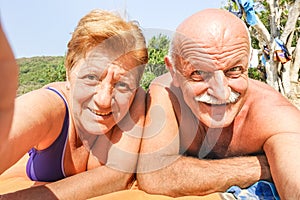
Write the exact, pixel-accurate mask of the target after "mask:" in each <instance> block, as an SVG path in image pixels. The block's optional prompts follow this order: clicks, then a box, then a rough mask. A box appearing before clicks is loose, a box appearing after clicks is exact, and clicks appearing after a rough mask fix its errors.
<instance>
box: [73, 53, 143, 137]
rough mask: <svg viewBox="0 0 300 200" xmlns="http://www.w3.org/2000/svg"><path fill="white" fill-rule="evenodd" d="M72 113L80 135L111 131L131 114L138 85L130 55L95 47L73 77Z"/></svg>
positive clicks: (100, 133)
mask: <svg viewBox="0 0 300 200" xmlns="http://www.w3.org/2000/svg"><path fill="white" fill-rule="evenodd" d="M69 77H70V78H69V84H70V92H71V99H72V100H71V102H72V105H70V107H71V108H72V112H73V115H74V121H75V125H76V128H77V131H79V134H80V135H89V134H92V135H102V134H106V133H107V132H109V131H110V130H111V129H112V128H113V127H114V126H115V125H116V124H117V123H118V122H120V121H121V120H122V119H123V118H124V116H125V115H126V114H127V113H128V110H129V107H130V105H131V103H132V101H133V99H134V95H135V91H136V88H137V86H138V81H137V78H136V77H137V69H136V67H135V65H134V61H133V59H132V58H130V57H129V56H124V55H123V56H122V55H120V53H117V52H107V51H106V50H105V49H104V48H94V49H93V50H91V51H90V52H89V53H88V54H87V56H86V58H85V59H81V60H80V61H79V62H78V63H77V64H76V65H75V66H74V68H73V69H72V70H71V72H70V76H69Z"/></svg>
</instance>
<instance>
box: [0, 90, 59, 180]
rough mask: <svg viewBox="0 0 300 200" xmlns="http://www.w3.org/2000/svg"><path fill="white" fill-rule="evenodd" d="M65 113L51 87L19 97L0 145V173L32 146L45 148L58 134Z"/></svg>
mask: <svg viewBox="0 0 300 200" xmlns="http://www.w3.org/2000/svg"><path fill="white" fill-rule="evenodd" d="M64 115H65V105H64V102H63V100H62V99H60V98H59V96H58V95H56V94H55V93H53V92H52V91H50V90H46V89H39V90H35V91H32V92H29V93H27V94H24V95H22V96H20V97H18V98H17V99H16V101H15V111H14V116H13V122H12V127H11V130H10V132H9V135H8V136H6V137H3V138H2V140H1V145H0V157H1V160H2V162H1V163H0V174H1V173H3V172H4V171H5V170H6V169H7V168H9V167H10V166H12V165H13V164H14V163H16V162H17V161H18V160H19V159H20V158H21V157H22V156H23V155H24V154H25V153H26V152H28V150H29V149H30V148H32V147H36V148H37V149H40V150H41V149H45V148H47V147H48V146H49V145H50V144H52V142H53V141H54V140H55V139H56V138H57V136H58V135H59V133H60V129H61V127H62V123H63V119H64Z"/></svg>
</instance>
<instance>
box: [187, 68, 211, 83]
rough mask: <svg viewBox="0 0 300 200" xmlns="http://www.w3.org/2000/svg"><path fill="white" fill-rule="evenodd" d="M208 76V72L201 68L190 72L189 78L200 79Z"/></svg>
mask: <svg viewBox="0 0 300 200" xmlns="http://www.w3.org/2000/svg"><path fill="white" fill-rule="evenodd" d="M209 76H210V73H209V72H205V71H201V70H195V71H193V72H192V74H191V78H192V79H193V80H194V81H202V80H204V79H206V78H208V77H209Z"/></svg>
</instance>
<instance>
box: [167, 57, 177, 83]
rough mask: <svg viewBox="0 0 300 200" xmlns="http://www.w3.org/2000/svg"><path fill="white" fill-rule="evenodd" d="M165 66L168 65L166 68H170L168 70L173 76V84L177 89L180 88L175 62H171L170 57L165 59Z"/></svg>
mask: <svg viewBox="0 0 300 200" xmlns="http://www.w3.org/2000/svg"><path fill="white" fill-rule="evenodd" d="M165 64H166V66H167V68H168V70H169V72H170V74H171V76H172V79H173V84H174V85H175V86H176V87H179V83H178V79H177V75H176V69H175V66H174V65H173V62H172V61H171V60H170V58H169V57H168V56H166V57H165Z"/></svg>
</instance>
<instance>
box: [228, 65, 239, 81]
mask: <svg viewBox="0 0 300 200" xmlns="http://www.w3.org/2000/svg"><path fill="white" fill-rule="evenodd" d="M242 73H243V67H241V66H237V67H232V68H230V69H229V70H227V71H225V75H226V76H227V77H229V78H238V77H240V76H241V74H242Z"/></svg>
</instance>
